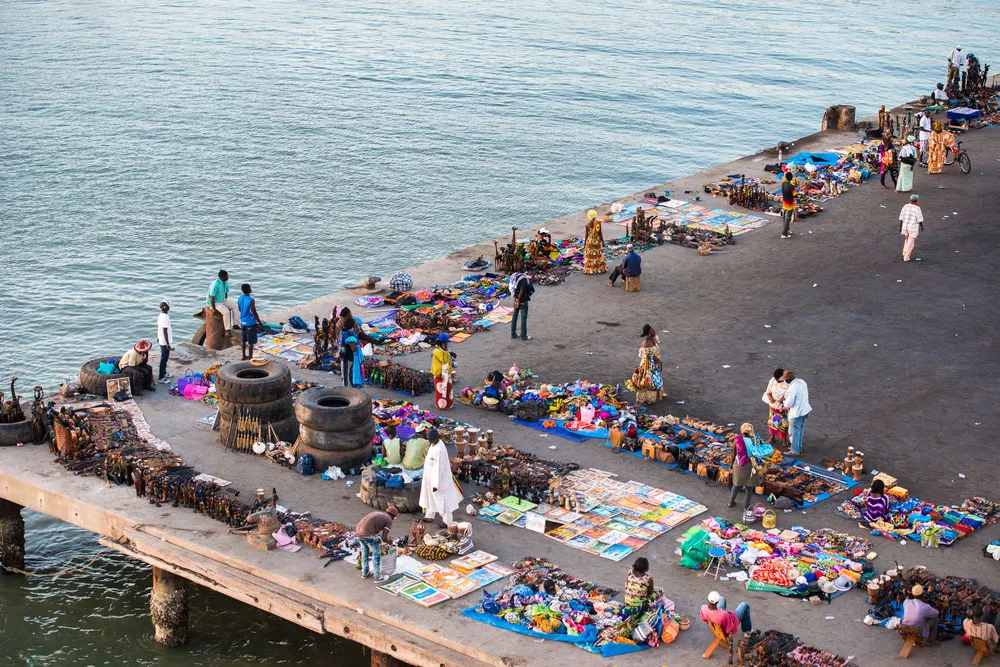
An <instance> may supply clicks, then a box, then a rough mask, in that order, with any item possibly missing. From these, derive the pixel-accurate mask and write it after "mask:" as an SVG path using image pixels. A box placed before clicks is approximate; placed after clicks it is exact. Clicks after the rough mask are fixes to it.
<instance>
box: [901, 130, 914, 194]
mask: <svg viewBox="0 0 1000 667" xmlns="http://www.w3.org/2000/svg"><path fill="white" fill-rule="evenodd" d="M916 140H917V139H916V137H914V136H913V135H912V134H911V135H910V136H908V137H906V143H905V144H904V145H903V148H902V149H900V151H899V178H898V179H897V180H896V192H909V191H910V190H912V189H913V165H915V164H916V163H917V147H916V146H914V145H913V142H914V141H916Z"/></svg>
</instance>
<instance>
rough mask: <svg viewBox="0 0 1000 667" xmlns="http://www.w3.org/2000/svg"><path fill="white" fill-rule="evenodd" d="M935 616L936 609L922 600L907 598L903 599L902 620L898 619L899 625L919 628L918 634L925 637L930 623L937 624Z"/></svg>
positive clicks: (929, 628) (927, 635)
mask: <svg viewBox="0 0 1000 667" xmlns="http://www.w3.org/2000/svg"><path fill="white" fill-rule="evenodd" d="M937 617H938V612H937V609H935V608H934V607H932V606H930V605H929V604H927V603H926V602H924V601H923V600H917V599H916V598H907V599H906V600H904V601H903V620H902V621H900V625H905V626H908V627H911V628H919V629H920V634H921V635H923V637H924V639H927V638H928V637H930V630H931V625H937ZM931 621H934V622H933V623H932V622H931Z"/></svg>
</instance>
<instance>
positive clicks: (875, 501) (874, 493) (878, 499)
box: [861, 479, 889, 525]
mask: <svg viewBox="0 0 1000 667" xmlns="http://www.w3.org/2000/svg"><path fill="white" fill-rule="evenodd" d="M888 513H889V499H888V498H886V497H885V483H884V482H883V481H882V480H880V479H876V480H875V481H874V482H872V488H871V490H870V491H869V492H868V497H867V498H865V511H864V512H863V513H862V515H861V516H862V518H863V519H864V520H865V523H867V524H869V525H871V524H873V523H875V522H876V521H881V520H882V519H884V518H885V516H886V514H888Z"/></svg>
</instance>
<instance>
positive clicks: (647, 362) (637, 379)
mask: <svg viewBox="0 0 1000 667" xmlns="http://www.w3.org/2000/svg"><path fill="white" fill-rule="evenodd" d="M662 372H663V360H662V357H661V354H660V337H659V336H657V335H656V330H655V329H653V327H651V326H650V325H648V324H647V325H646V326H644V327H643V328H642V345H640V346H639V367H638V368H636V369H635V372H633V373H632V377H630V378H629V379H628V380H627V381H626V382H625V386H626V387H628V389H629V390H631V391H634V392H635V400H636V402H637V403H656V402H657V401H658V400H660V399H661V398H663V397H664V396H666V394H665V393H663V375H662Z"/></svg>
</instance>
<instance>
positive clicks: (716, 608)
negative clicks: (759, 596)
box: [701, 591, 753, 637]
mask: <svg viewBox="0 0 1000 667" xmlns="http://www.w3.org/2000/svg"><path fill="white" fill-rule="evenodd" d="M701 620H702V621H704V622H705V623H712V624H714V625H717V626H719V628H720V629H721V630H722V631H723V632H724V633H726V636H727V637H731V636H733V635H735V634H736V633H737V631H739V630H742V631H743V634H744V635H749V634H750V631H751V630H753V623H752V622H751V621H750V605H749V604H747V603H746V602H741V603H740V604H739V605H738V606H737V607H736V610H735V611H726V598H724V597H722V596H721V595H719V593H718V591H712V592H711V593H709V594H708V600H707V604H703V605H701Z"/></svg>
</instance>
